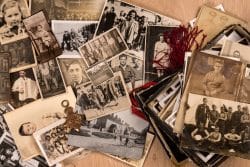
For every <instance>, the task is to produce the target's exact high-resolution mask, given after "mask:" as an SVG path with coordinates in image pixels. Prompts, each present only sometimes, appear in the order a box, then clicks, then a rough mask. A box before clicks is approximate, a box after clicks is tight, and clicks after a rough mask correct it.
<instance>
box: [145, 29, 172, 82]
mask: <svg viewBox="0 0 250 167" xmlns="http://www.w3.org/2000/svg"><path fill="white" fill-rule="evenodd" d="M174 28H175V27H166V26H147V30H146V42H145V54H144V64H145V68H144V82H145V83H147V82H149V81H153V80H155V79H157V78H159V77H161V76H163V75H164V73H166V72H167V69H168V68H170V67H171V66H172V65H171V60H170V53H171V51H172V49H171V47H170V45H169V43H170V39H164V34H165V33H170V32H171V31H172V30H173V29H174Z"/></svg>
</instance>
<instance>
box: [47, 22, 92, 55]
mask: <svg viewBox="0 0 250 167" xmlns="http://www.w3.org/2000/svg"><path fill="white" fill-rule="evenodd" d="M51 26H52V31H53V33H54V34H55V36H56V39H57V41H58V42H59V44H61V48H62V49H63V53H62V55H78V54H79V52H78V48H79V47H80V46H82V45H83V44H84V43H86V42H88V41H89V40H91V39H92V38H93V36H94V33H95V30H96V26H97V22H96V21H62V20H52V23H51Z"/></svg>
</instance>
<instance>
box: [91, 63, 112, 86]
mask: <svg viewBox="0 0 250 167" xmlns="http://www.w3.org/2000/svg"><path fill="white" fill-rule="evenodd" d="M86 73H87V75H88V77H89V79H90V81H91V82H92V84H93V85H95V86H97V85H99V84H101V83H103V82H104V81H107V80H109V79H111V78H112V77H114V74H113V71H112V70H111V68H110V67H109V65H108V64H107V63H106V62H105V61H103V62H100V63H98V64H96V65H94V66H93V67H90V68H88V69H87V70H86Z"/></svg>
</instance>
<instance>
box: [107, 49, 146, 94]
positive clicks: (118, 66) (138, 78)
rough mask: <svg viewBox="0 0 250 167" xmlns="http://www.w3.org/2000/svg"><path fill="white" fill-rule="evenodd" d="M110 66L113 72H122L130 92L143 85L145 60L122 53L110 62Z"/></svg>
mask: <svg viewBox="0 0 250 167" xmlns="http://www.w3.org/2000/svg"><path fill="white" fill-rule="evenodd" d="M108 63H109V66H110V67H111V69H112V70H113V72H118V71H121V73H122V76H123V78H124V81H125V83H126V87H127V90H128V92H131V91H132V90H134V89H135V88H137V87H140V86H142V84H143V60H142V59H140V58H138V57H136V56H131V55H129V54H126V53H122V54H120V55H119V56H116V57H114V58H112V59H111V60H110V61H109V62H108Z"/></svg>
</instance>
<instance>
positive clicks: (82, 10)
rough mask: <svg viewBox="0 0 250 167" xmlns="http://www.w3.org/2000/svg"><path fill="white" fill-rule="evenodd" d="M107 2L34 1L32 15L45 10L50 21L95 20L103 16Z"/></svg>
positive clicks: (95, 0) (93, 0)
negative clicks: (103, 9) (102, 12)
mask: <svg viewBox="0 0 250 167" xmlns="http://www.w3.org/2000/svg"><path fill="white" fill-rule="evenodd" d="M105 2H106V0H53V1H50V0H32V1H31V13H32V14H35V13H37V12H39V11H41V10H45V11H46V13H47V15H48V16H49V19H50V20H94V21H97V20H98V19H99V17H100V15H101V11H102V8H103V6H104V4H105Z"/></svg>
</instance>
